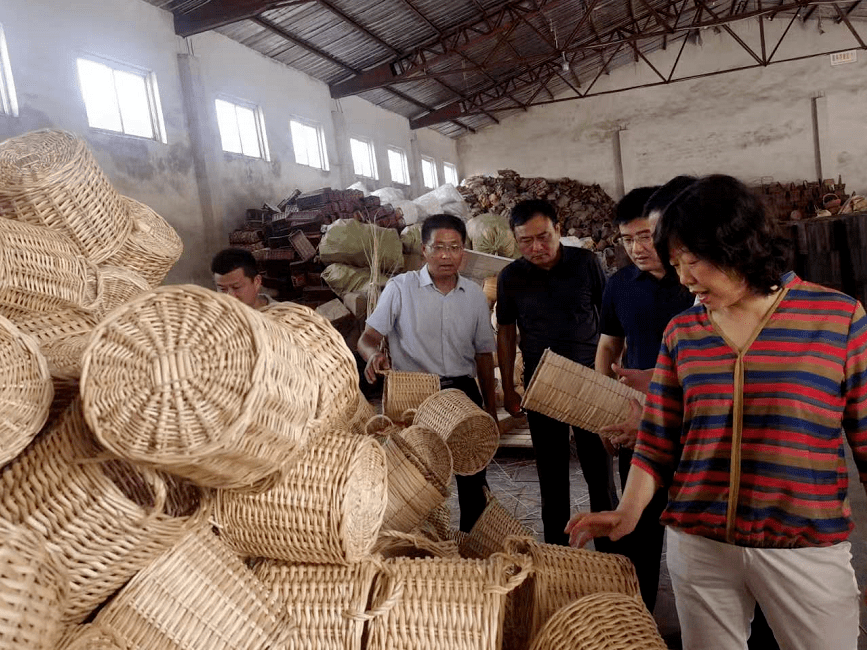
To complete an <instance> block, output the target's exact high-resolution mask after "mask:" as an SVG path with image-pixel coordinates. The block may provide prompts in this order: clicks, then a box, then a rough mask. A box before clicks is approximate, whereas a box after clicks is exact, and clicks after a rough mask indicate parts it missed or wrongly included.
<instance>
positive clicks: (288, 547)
mask: <svg viewBox="0 0 867 650" xmlns="http://www.w3.org/2000/svg"><path fill="white" fill-rule="evenodd" d="M386 471H387V470H386V462H385V453H384V452H383V450H382V447H381V446H380V445H379V443H377V442H376V441H375V440H374V439H372V438H369V437H365V436H356V435H353V434H350V433H348V432H325V433H323V434H322V435H321V436H320V437H319V438H317V439H315V440H312V441H311V442H310V444H309V445H308V446H307V448H306V449H305V451H304V454H303V455H302V456H301V458H300V459H299V460H298V462H297V463H295V464H294V465H293V466H292V468H291V469H290V470H289V471H288V473H287V475H286V476H285V478H284V479H283V480H282V482H281V483H280V484H278V485H277V486H276V487H274V488H272V489H271V490H269V491H267V492H263V493H260V494H250V493H245V492H238V491H228V490H226V491H220V492H218V494H217V501H216V506H215V508H214V520H215V522H216V524H217V525H218V526H219V528H220V534H221V537H222V539H223V540H224V541H225V542H226V543H227V544H228V545H229V546H231V547H232V548H233V549H235V550H236V551H237V552H238V553H240V554H241V555H245V556H252V557H265V558H272V559H275V560H284V561H286V562H296V563H311V564H347V563H351V562H356V561H358V560H360V559H362V558H364V557H365V556H366V555H367V554H369V552H370V549H371V547H372V546H373V544H374V542H375V541H376V537H377V534H378V533H379V528H380V526H381V525H382V519H383V516H384V514H385V505H386Z"/></svg>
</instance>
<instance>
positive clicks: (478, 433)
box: [413, 388, 500, 476]
mask: <svg viewBox="0 0 867 650" xmlns="http://www.w3.org/2000/svg"><path fill="white" fill-rule="evenodd" d="M413 424H416V425H420V426H423V427H427V428H428V429H431V430H432V431H436V432H437V433H438V434H440V436H442V438H443V440H445V441H446V444H448V446H449V449H450V450H451V452H452V467H453V469H454V472H455V474H460V475H463V476H467V475H471V474H475V473H476V472H479V471H481V470H482V469H484V468H485V467H486V466H487V465H488V463H489V462H491V458H493V457H494V454H495V453H496V452H497V447H498V446H499V444H500V433H499V431H498V430H497V423H496V422H494V418H492V417H491V416H490V415H488V414H487V413H485V412H484V411H483V410H482V409H480V408H479V407H478V406H476V405H475V403H473V401H472V400H471V399H470V398H469V397H467V395H466V393H464V392H463V391H460V390H457V389H455V388H449V389H447V390H441V391H439V392H438V393H436V394H434V395H431V396H430V397H428V398H427V399H426V400H425V401H424V402H422V404H421V405H420V406H419V407H418V411H417V412H416V414H415V419H414V420H413Z"/></svg>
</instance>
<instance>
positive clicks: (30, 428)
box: [0, 316, 54, 467]
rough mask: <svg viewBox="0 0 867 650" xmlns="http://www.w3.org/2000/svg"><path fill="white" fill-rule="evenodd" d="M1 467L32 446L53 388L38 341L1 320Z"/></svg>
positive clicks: (45, 418)
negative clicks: (31, 442) (29, 445)
mask: <svg viewBox="0 0 867 650" xmlns="http://www.w3.org/2000/svg"><path fill="white" fill-rule="evenodd" d="M0 374H2V376H3V382H2V383H0V467H2V466H3V465H5V464H6V463H8V462H9V461H10V460H12V459H13V458H15V457H16V456H17V455H18V454H19V453H21V451H22V450H23V449H24V448H25V447H26V446H27V445H28V444H30V441H31V440H33V437H34V436H35V435H36V434H37V433H39V430H40V429H41V428H42V425H44V424H45V422H46V420H47V418H48V411H49V408H50V407H51V400H52V397H53V396H54V385H53V384H52V382H51V375H50V374H49V370H48V363H47V362H46V360H45V357H44V356H43V355H42V353H41V352H40V350H39V346H38V345H37V343H36V341H35V340H34V339H33V338H32V337H30V336H28V335H26V334H23V333H22V332H21V331H19V330H18V328H17V327H15V325H13V324H12V323H11V322H10V321H8V320H7V319H5V318H3V317H2V316H0Z"/></svg>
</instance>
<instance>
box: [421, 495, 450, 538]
mask: <svg viewBox="0 0 867 650" xmlns="http://www.w3.org/2000/svg"><path fill="white" fill-rule="evenodd" d="M418 532H419V534H420V535H424V536H425V537H428V538H430V539H432V540H433V541H435V542H445V541H454V534H453V531H452V512H451V510H449V505H448V503H441V504H440V505H438V506H437V507H436V508H434V509H433V510H431V511H430V512H429V513H428V514H427V517H425V518H424V520H423V521H422V522H421V524H419V527H418Z"/></svg>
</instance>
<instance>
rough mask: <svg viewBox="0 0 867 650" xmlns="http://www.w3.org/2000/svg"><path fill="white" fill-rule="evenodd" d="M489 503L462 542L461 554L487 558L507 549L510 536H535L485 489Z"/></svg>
mask: <svg viewBox="0 0 867 650" xmlns="http://www.w3.org/2000/svg"><path fill="white" fill-rule="evenodd" d="M485 496H486V497H487V501H488V503H487V505H486V506H485V509H484V510H483V511H482V514H481V515H480V516H479V518H478V520H476V523H475V524H473V528H472V530H470V532H469V534H468V535H467V536H466V537H465V538H464V539H463V540H462V542H461V547H460V548H461V555H462V556H464V557H470V558H487V557H490V556H491V555H493V554H494V553H502V552H503V551H505V550H506V539H507V538H508V537H512V536H515V537H530V538H532V537H534V535H533V532H532V531H531V530H529V529H527V528H526V527H525V526H524V525H522V524H521V522H519V521H518V520H517V519H515V518H514V517H513V516H512V515H510V514H509V513H508V512H507V511H506V509H505V508H504V507H503V506H502V505H501V504H500V502H499V501H497V499H496V498H495V497H494V495H493V494H492V493H491V492H490V491H489V490H485Z"/></svg>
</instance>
